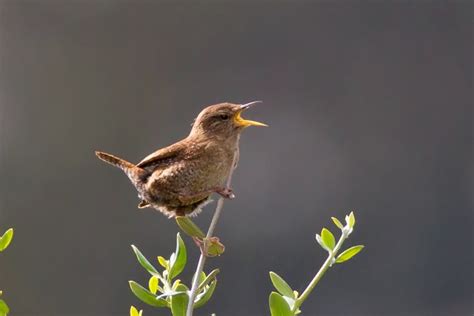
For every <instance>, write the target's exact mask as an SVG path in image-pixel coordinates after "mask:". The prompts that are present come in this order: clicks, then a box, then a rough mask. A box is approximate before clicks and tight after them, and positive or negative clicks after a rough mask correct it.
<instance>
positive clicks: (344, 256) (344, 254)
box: [336, 245, 364, 263]
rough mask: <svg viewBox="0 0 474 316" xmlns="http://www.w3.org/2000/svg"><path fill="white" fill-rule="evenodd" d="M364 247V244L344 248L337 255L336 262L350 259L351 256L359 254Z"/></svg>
mask: <svg viewBox="0 0 474 316" xmlns="http://www.w3.org/2000/svg"><path fill="white" fill-rule="evenodd" d="M363 248H364V245H357V246H354V247H350V248H349V249H346V250H344V251H343V252H342V253H341V254H340V255H339V256H338V257H337V259H336V263H342V262H344V261H347V260H349V259H350V258H352V257H354V256H355V255H356V254H358V253H359V252H360V251H361V250H362V249H363Z"/></svg>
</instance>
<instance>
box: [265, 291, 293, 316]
mask: <svg viewBox="0 0 474 316" xmlns="http://www.w3.org/2000/svg"><path fill="white" fill-rule="evenodd" d="M268 302H269V305H270V313H271V315H272V316H293V312H292V311H291V309H290V306H289V305H288V303H287V301H286V300H285V299H284V298H283V296H281V295H280V294H279V293H277V292H272V293H271V294H270V297H269V299H268Z"/></svg>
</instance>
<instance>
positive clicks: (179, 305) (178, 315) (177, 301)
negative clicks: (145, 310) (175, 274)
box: [171, 284, 189, 316]
mask: <svg viewBox="0 0 474 316" xmlns="http://www.w3.org/2000/svg"><path fill="white" fill-rule="evenodd" d="M176 290H177V291H179V292H183V293H180V294H177V295H173V296H172V297H171V313H172V314H173V316H186V308H187V307H188V301H189V297H188V293H187V292H188V288H187V287H186V286H184V285H183V284H180V285H178V287H177V289H176Z"/></svg>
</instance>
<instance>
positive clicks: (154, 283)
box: [148, 275, 158, 294]
mask: <svg viewBox="0 0 474 316" xmlns="http://www.w3.org/2000/svg"><path fill="white" fill-rule="evenodd" d="M148 288H149V289H150V292H151V293H152V294H156V292H157V291H158V278H157V277H156V276H154V275H153V276H152V277H151V278H150V280H148Z"/></svg>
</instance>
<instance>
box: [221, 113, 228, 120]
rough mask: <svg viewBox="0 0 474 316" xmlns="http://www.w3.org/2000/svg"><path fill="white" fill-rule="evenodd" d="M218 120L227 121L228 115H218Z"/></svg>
mask: <svg viewBox="0 0 474 316" xmlns="http://www.w3.org/2000/svg"><path fill="white" fill-rule="evenodd" d="M219 117H220V119H221V120H223V121H227V120H228V119H229V117H230V116H229V114H221V115H219Z"/></svg>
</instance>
